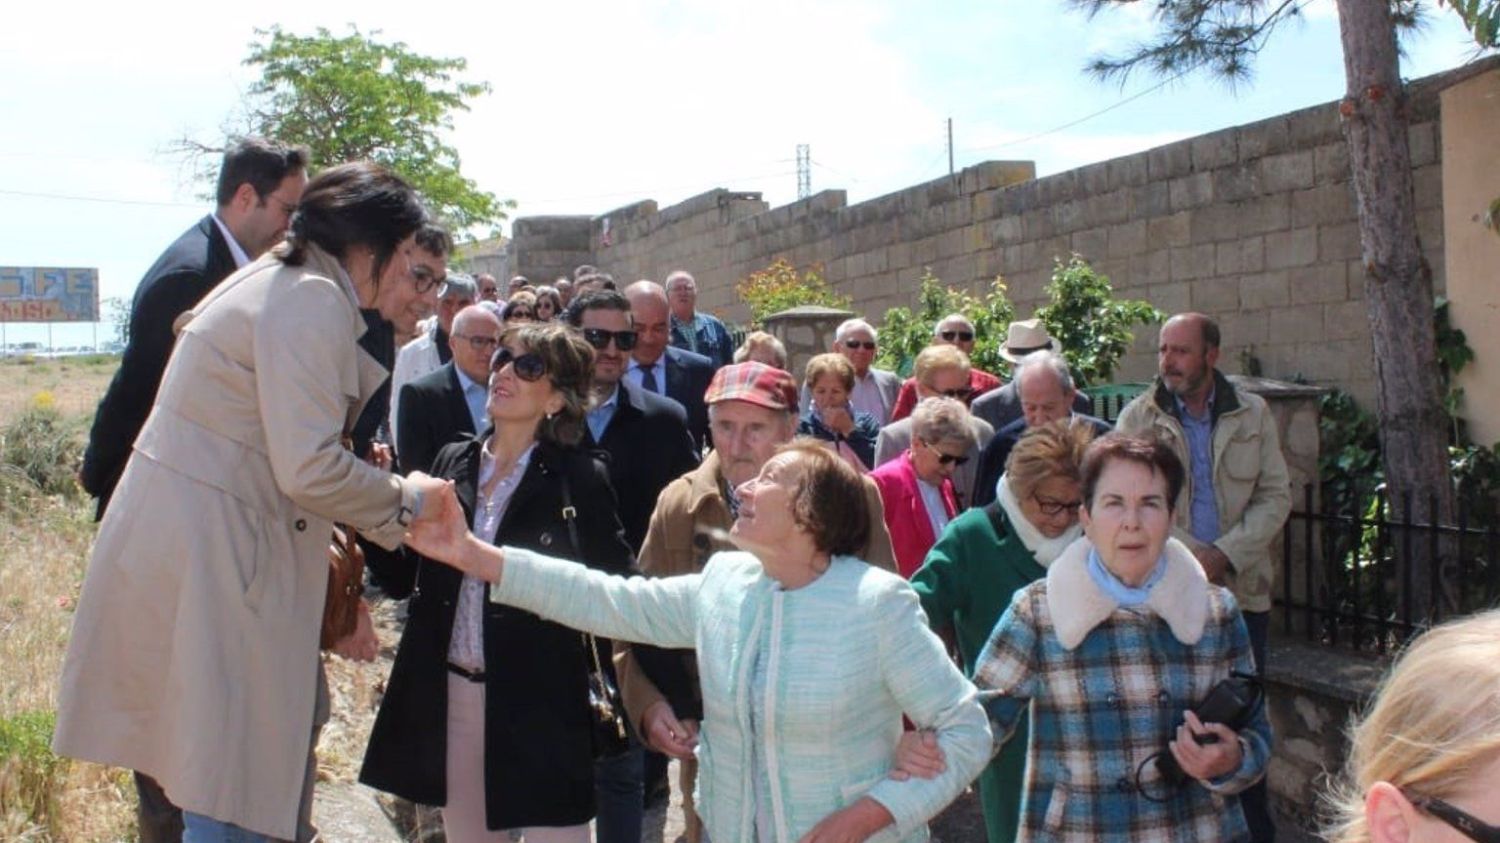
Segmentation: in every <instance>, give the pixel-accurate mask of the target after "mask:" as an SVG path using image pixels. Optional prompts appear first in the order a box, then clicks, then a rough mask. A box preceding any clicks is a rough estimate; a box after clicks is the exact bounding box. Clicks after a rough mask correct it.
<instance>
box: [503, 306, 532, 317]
mask: <svg viewBox="0 0 1500 843" xmlns="http://www.w3.org/2000/svg"><path fill="white" fill-rule="evenodd" d="M505 318H506V319H535V318H536V314H535V313H532V312H531V311H529V310H522V309H520V308H516V309H515V310H512V311H511V312H510V313H508V314H506V316H505Z"/></svg>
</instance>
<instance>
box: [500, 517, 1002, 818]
mask: <svg viewBox="0 0 1500 843" xmlns="http://www.w3.org/2000/svg"><path fill="white" fill-rule="evenodd" d="M491 599H492V600H495V601H497V602H501V603H506V604H509V605H513V606H518V607H520V608H523V609H527V610H530V611H533V612H536V613H537V614H539V615H541V616H543V617H545V618H549V619H552V620H555V621H558V622H560V623H564V624H567V625H568V626H572V627H575V628H577V629H582V630H588V631H590V632H593V633H595V634H597V635H603V636H607V637H610V638H619V639H625V640H629V641H636V642H642V643H649V644H654V645H657V646H660V647H691V648H694V649H696V651H697V653H698V668H699V677H700V679H701V682H702V687H703V706H704V718H703V723H702V731H701V733H700V742H699V744H698V763H699V765H700V770H699V775H698V794H697V804H698V809H699V812H700V814H701V815H702V817H703V823H704V826H705V827H706V828H707V830H708V835H709V837H710V838H711V839H713V840H740V841H750V840H755V839H756V838H757V835H756V833H755V828H754V818H755V815H756V807H757V806H756V804H755V795H754V790H753V787H754V778H755V777H754V776H753V775H752V771H753V763H754V762H753V754H752V748H753V750H754V753H755V754H758V755H759V756H760V760H761V762H762V763H764V764H765V765H766V767H767V769H768V771H769V779H770V787H769V790H770V800H771V805H770V806H768V808H767V810H766V811H765V813H766V814H768V815H769V816H770V817H771V818H772V824H773V826H774V828H773V829H771V832H772V833H771V834H769V835H767V836H768V837H770V839H774V840H777V841H785V843H796V841H797V840H799V839H800V838H801V837H802V836H803V835H805V834H806V833H807V832H808V831H810V830H811V829H812V827H813V826H814V825H816V824H817V823H818V822H819V821H821V820H822V819H823V818H825V817H827V816H828V815H829V814H832V813H834V812H835V811H838V810H840V809H841V808H844V807H846V806H848V805H850V804H851V803H853V802H855V801H857V800H858V799H860V798H861V797H864V796H868V797H870V798H871V799H874V800H875V801H876V802H879V803H880V804H881V805H883V806H884V807H885V808H886V809H887V810H889V811H890V813H891V815H892V816H893V817H895V820H896V822H895V825H893V826H887V827H886V828H885V829H884V830H882V831H881V832H879V833H878V834H876V835H875V836H873V837H871V838H869V839H870V840H871V841H876V843H882V842H885V843H888V842H889V841H920V840H926V839H927V826H926V823H927V821H928V819H930V818H931V817H932V816H933V815H935V814H936V813H937V812H938V811H940V810H942V808H943V807H944V806H946V805H947V804H948V803H949V802H951V801H952V800H953V799H954V798H955V797H957V796H958V795H959V793H960V792H962V790H963V789H964V787H965V786H966V785H967V784H968V783H969V782H970V781H971V780H973V779H974V777H975V776H977V775H979V772H980V770H981V769H983V767H984V765H985V762H986V761H988V759H989V753H990V746H991V741H990V730H989V724H988V721H987V720H986V717H985V715H984V711H983V709H982V708H981V707H980V706H979V703H978V701H977V697H976V694H975V690H974V686H973V685H972V684H970V683H969V681H968V680H966V679H964V677H963V676H962V675H961V674H960V673H959V672H958V669H957V668H956V667H954V665H953V663H952V662H951V661H950V660H949V659H948V657H947V654H946V653H944V651H943V645H942V643H941V642H940V641H939V640H938V638H937V637H936V636H935V635H933V634H932V632H931V631H930V630H929V629H928V627H927V619H926V617H925V616H924V615H923V614H922V610H921V608H920V607H919V605H918V602H917V596H916V593H915V592H913V591H912V589H911V586H910V585H908V584H907V583H906V582H905V581H904V580H902V579H901V578H900V577H898V576H896V575H894V574H891V573H889V572H886V571H882V570H879V569H877V568H873V567H870V566H869V565H866V564H865V563H864V562H862V561H860V560H858V559H855V558H853V557H848V556H839V557H834V559H833V561H832V564H831V565H830V566H829V568H828V570H827V571H826V572H825V573H824V574H823V575H822V576H820V577H818V579H816V580H815V581H813V582H812V583H810V584H808V585H806V586H804V587H802V588H799V589H795V590H793V591H786V590H784V589H782V588H781V587H780V585H779V584H778V583H776V582H775V581H774V580H772V579H770V578H768V577H767V576H766V575H765V574H764V572H763V571H762V568H761V565H760V562H759V561H758V560H756V558H755V557H754V556H752V555H750V554H748V553H743V552H738V551H735V552H725V553H718V554H715V555H714V556H713V557H712V558H710V559H709V561H708V565H707V566H706V567H705V568H704V570H703V572H702V573H701V574H687V575H684V576H678V577H668V578H665V579H646V578H639V577H637V578H633V579H626V578H623V577H615V576H610V575H608V574H603V573H601V572H598V571H594V570H591V569H589V568H585V567H584V566H582V565H579V564H576V563H573V562H567V561H564V560H558V559H552V558H549V557H545V556H541V555H538V554H534V553H530V552H527V551H522V550H517V549H513V548H509V547H507V548H505V570H504V574H503V576H502V577H501V580H500V582H499V583H498V584H496V585H495V586H493V587H492V589H491ZM767 627H769V628H767ZM760 641H767V642H769V643H768V646H769V647H770V651H769V652H768V653H766V654H765V665H766V671H767V676H766V683H765V686H766V688H767V694H768V698H767V699H765V700H763V701H761V702H762V705H763V708H764V711H765V715H766V721H767V722H766V727H765V729H764V731H763V732H757V731H756V730H754V729H752V728H751V707H752V700H751V699H750V688H751V671H752V669H753V666H754V664H755V662H756V658H757V655H758V654H757V652H756V650H757V647H758V642H760ZM902 714H905V715H906V716H907V717H909V718H910V719H911V720H912V722H913V723H915V724H916V725H917V726H919V727H922V728H930V729H935V730H936V731H937V733H938V742H939V744H940V745H941V747H942V749H943V752H944V754H945V757H946V761H947V769H946V771H945V772H944V773H942V774H940V775H939V776H937V777H936V778H933V779H927V780H923V779H911V780H909V781H904V782H898V781H893V780H891V779H888V778H886V774H887V772H888V771H889V770H890V767H891V763H892V760H893V758H894V755H895V749H896V742H897V740H898V739H899V738H900V737H901V730H902V725H901V716H902Z"/></svg>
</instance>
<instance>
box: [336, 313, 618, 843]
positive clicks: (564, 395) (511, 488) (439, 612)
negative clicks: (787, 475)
mask: <svg viewBox="0 0 1500 843" xmlns="http://www.w3.org/2000/svg"><path fill="white" fill-rule="evenodd" d="M593 363H594V350H593V348H591V347H590V346H589V344H588V343H587V342H585V341H584V340H583V337H582V336H581V335H580V334H578V333H577V332H576V331H573V330H571V329H570V328H568V327H566V326H564V325H559V324H556V323H552V324H534V323H533V324H524V325H515V326H512V327H509V328H507V329H505V331H504V332H503V333H502V334H501V336H500V348H499V350H498V351H496V352H495V355H494V358H493V360H492V361H491V364H490V380H489V403H488V405H487V408H486V409H487V412H488V414H489V417H490V421H491V422H492V423H493V428H492V429H490V431H489V435H488V436H485V437H483V438H480V437H474V438H470V439H468V440H465V441H461V442H455V443H452V444H449V445H447V446H445V447H444V448H443V449H442V450H441V451H439V452H438V455H437V457H436V458H435V459H434V461H433V468H432V472H433V475H434V476H437V477H441V478H444V479H447V480H452V481H453V484H454V489H455V491H456V492H457V496H458V500H459V502H460V503H461V504H462V507H463V515H464V519H465V522H466V523H467V524H468V525H469V528H470V529H472V530H473V531H474V535H476V536H477V537H479V538H480V539H481V540H484V541H493V542H494V543H495V544H500V543H502V542H503V543H505V544H507V545H513V546H516V547H525V548H529V549H532V550H535V551H538V552H542V553H550V554H554V555H556V556H559V557H563V558H566V559H572V560H576V561H578V562H582V563H584V564H586V565H590V566H593V567H597V568H599V569H601V570H604V571H608V572H612V573H622V572H624V571H627V570H628V569H629V568H630V567H631V564H632V559H631V555H630V548H629V546H628V545H626V544H625V541H624V539H623V537H622V535H621V527H620V521H619V518H618V517H617V515H616V511H615V495H614V492H613V491H612V490H611V489H610V486H609V481H608V479H607V474H606V473H605V470H604V466H603V465H602V464H600V463H599V461H598V460H597V459H595V458H594V457H593V456H592V455H591V454H589V453H586V452H584V451H582V450H580V449H579V448H578V447H577V445H578V441H579V439H580V438H581V437H582V435H583V430H584V414H585V412H586V408H587V404H588V395H589V387H590V385H591V383H592V379H593ZM370 565H371V567H372V568H373V569H374V570H376V571H377V572H378V573H379V574H380V583H381V587H382V588H383V589H384V590H385V591H386V592H387V593H389V594H390V595H391V596H393V597H396V598H404V597H407V596H408V595H410V597H411V602H410V604H409V606H410V608H409V610H408V617H407V621H406V628H405V629H404V630H403V632H402V635H401V646H400V649H399V650H398V651H397V653H396V662H395V665H394V666H393V667H392V669H391V678H390V682H389V683H388V686H387V689H386V693H385V696H384V698H383V699H382V700H381V705H380V712H379V714H377V715H376V718H375V726H374V728H373V730H372V732H371V734H370V744H369V748H368V749H367V750H366V753H365V763H364V768H363V769H362V770H361V772H360V780H361V781H363V782H364V783H365V784H368V785H370V786H372V787H375V788H378V789H380V790H384V791H388V792H390V793H394V794H396V795H398V796H402V797H404V798H406V799H410V800H412V801H414V802H420V803H423V804H427V805H437V806H441V807H442V813H443V827H444V830H445V832H446V834H447V838H448V840H450V841H453V843H471V841H497V843H500V841H507V840H509V839H510V838H509V830H512V829H515V830H524V833H525V835H526V839H527V841H529V843H552V841H576V843H586V841H587V840H588V822H589V820H590V819H591V818H593V816H594V813H595V810H594V768H593V755H592V751H591V746H590V735H591V731H590V728H589V718H590V716H591V715H590V713H589V709H588V690H587V684H586V683H587V679H588V674H589V672H590V671H591V670H593V669H595V666H596V665H597V666H598V667H599V668H600V669H603V665H604V664H605V663H607V661H608V659H609V646H608V642H606V641H601V642H600V645H599V647H600V650H601V651H602V655H601V656H600V660H599V661H596V660H595V657H596V655H598V654H596V653H590V652H589V651H588V648H587V647H586V645H585V642H584V637H583V636H582V635H581V634H580V633H578V632H577V631H576V630H573V629H569V628H567V627H565V626H561V625H559V624H556V623H552V622H550V621H545V620H542V619H541V618H538V617H537V616H536V615H533V614H531V613H529V612H518V611H515V610H512V609H508V608H505V607H501V606H496V605H492V604H489V603H488V602H487V601H486V600H485V587H484V583H483V582H481V581H480V580H478V579H476V578H473V577H465V576H462V575H461V574H460V573H459V572H458V571H456V570H454V569H453V568H450V567H448V566H447V565H438V564H434V563H432V562H430V561H428V560H426V559H422V558H421V557H419V556H417V554H415V553H410V552H406V553H402V554H399V555H396V556H386V555H371V557H370Z"/></svg>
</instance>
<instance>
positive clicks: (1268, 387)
mask: <svg viewBox="0 0 1500 843" xmlns="http://www.w3.org/2000/svg"><path fill="white" fill-rule="evenodd" d="M1228 377H1229V382H1230V383H1232V384H1234V385H1235V386H1238V387H1241V388H1243V389H1244V390H1245V391H1247V392H1253V393H1255V394H1256V395H1259V396H1261V397H1262V398H1321V397H1322V396H1324V395H1327V394H1328V393H1329V392H1332V391H1333V390H1332V389H1330V388H1329V387H1326V386H1313V385H1312V384H1305V383H1292V382H1291V381H1279V380H1275V379H1274V378H1257V377H1251V376H1249V375H1229V376H1228Z"/></svg>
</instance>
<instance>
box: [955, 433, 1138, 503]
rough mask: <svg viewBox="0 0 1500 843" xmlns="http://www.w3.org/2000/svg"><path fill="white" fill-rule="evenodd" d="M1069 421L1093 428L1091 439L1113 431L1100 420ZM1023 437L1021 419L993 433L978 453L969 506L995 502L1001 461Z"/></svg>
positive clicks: (1002, 467) (1004, 459) (1001, 466)
mask: <svg viewBox="0 0 1500 843" xmlns="http://www.w3.org/2000/svg"><path fill="white" fill-rule="evenodd" d="M1073 418H1075V419H1078V420H1079V421H1082V422H1087V423H1088V424H1089V425H1090V426H1091V427H1093V428H1094V436H1096V437H1098V436H1103V435H1104V434H1106V433H1108V432H1110V431H1111V430H1113V429H1114V428H1112V427H1110V424H1109V422H1107V421H1105V420H1103V419H1096V418H1094V417H1093V416H1086V415H1084V414H1083V413H1078V412H1075V413H1074V414H1073ZM1025 433H1026V419H1025V417H1022V418H1019V419H1016V420H1015V421H1013V422H1011V423H1010V424H1008V425H1006V426H1005V427H1003V428H1001V429H1000V430H997V431H995V438H994V439H991V440H990V443H989V444H988V445H985V446H984V450H983V451H980V452H979V472H978V474H976V475H975V476H974V503H973V504H972V506H987V505H988V504H989V503H990V502H991V501H993V500H994V499H995V484H996V483H999V482H1000V475H1002V474H1004V473H1005V461H1006V460H1007V459H1009V458H1010V452H1011V449H1013V448H1015V447H1016V443H1017V442H1019V441H1021V436H1022V435H1023V434H1025Z"/></svg>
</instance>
